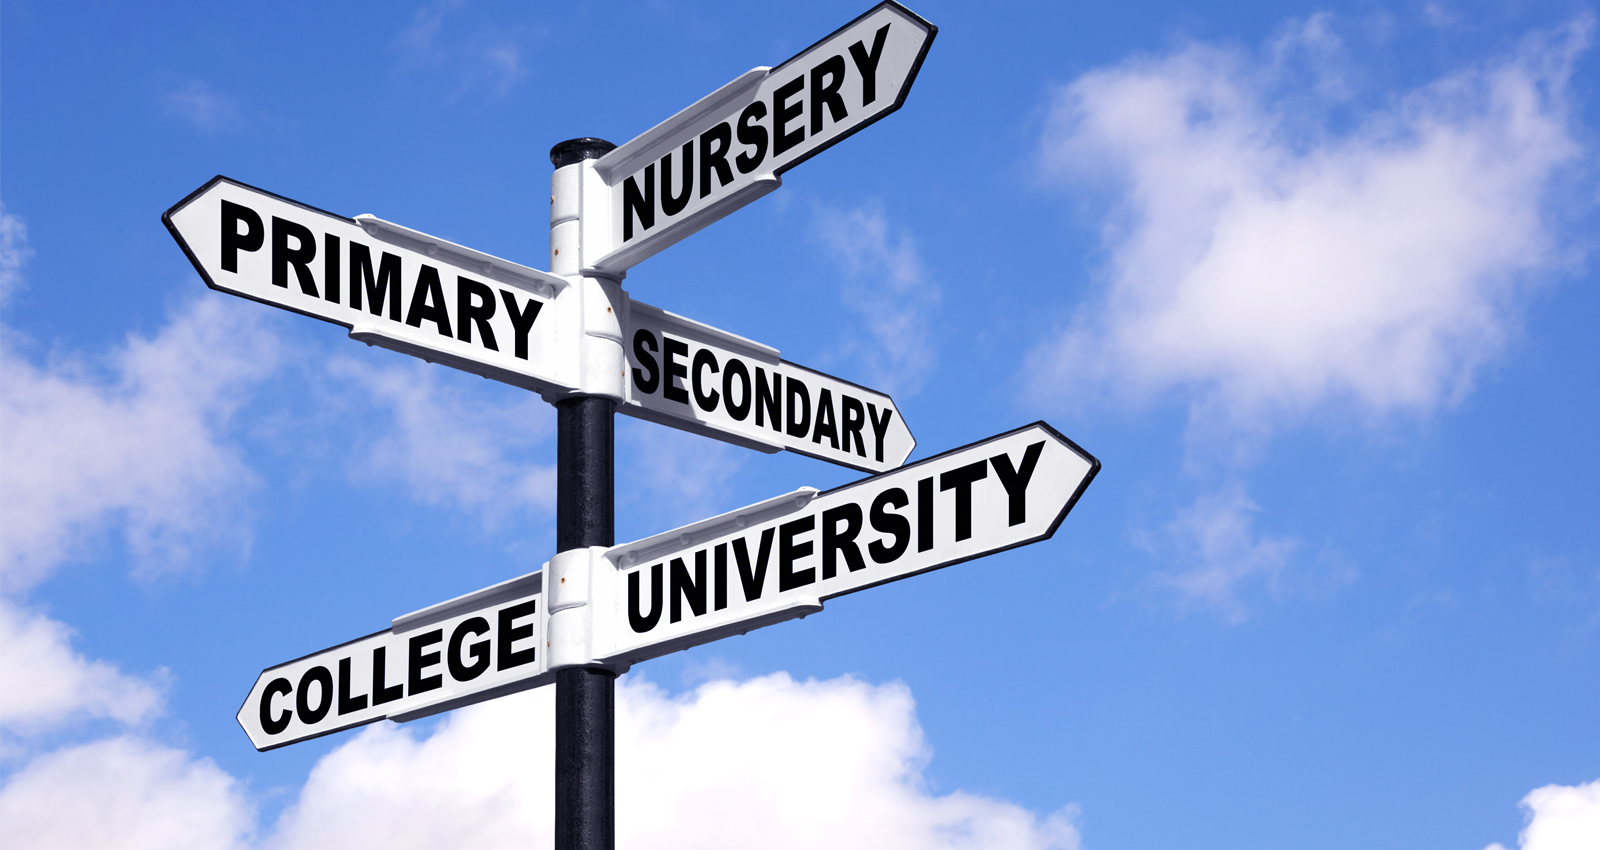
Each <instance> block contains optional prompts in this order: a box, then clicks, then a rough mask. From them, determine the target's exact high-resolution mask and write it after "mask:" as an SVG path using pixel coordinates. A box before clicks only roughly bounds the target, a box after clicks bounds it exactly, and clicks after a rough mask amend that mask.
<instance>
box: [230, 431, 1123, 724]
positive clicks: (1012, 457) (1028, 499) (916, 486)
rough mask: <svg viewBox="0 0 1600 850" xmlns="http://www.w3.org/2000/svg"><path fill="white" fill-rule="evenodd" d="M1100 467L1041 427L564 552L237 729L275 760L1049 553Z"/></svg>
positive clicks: (251, 716)
mask: <svg viewBox="0 0 1600 850" xmlns="http://www.w3.org/2000/svg"><path fill="white" fill-rule="evenodd" d="M1099 470H1100V462H1099V461H1097V460H1095V459H1094V458H1093V457H1091V456H1090V455H1089V454H1088V453H1087V452H1085V451H1084V450H1083V449H1080V448H1078V446H1077V445H1075V444H1074V443H1073V442H1072V441H1071V440H1068V439H1067V438H1066V437H1063V436H1062V435H1061V434H1059V433H1057V432H1056V430H1055V429H1053V428H1051V427H1050V426H1049V425H1046V424H1045V423H1043V422H1036V423H1034V424H1032V425H1029V426H1027V427H1024V428H1019V429H1017V430H1015V431H1011V432H1009V433H1006V434H1001V435H999V436H997V437H990V438H989V439H987V440H983V441H981V442H977V443H973V444H971V445H969V446H964V447H962V448H959V449H956V450H954V451H950V452H945V453H944V454H942V455H938V456H936V457H931V458H928V459H927V460H923V461H919V462H917V463H914V464H912V465H910V466H905V467H901V468H899V469H896V470H894V471H892V472H886V473H882V474H880V475H874V476H871V477H869V478H864V479H862V480H860V481H857V482H855V483H853V484H847V485H845V486H843V487H839V488H836V489H833V490H829V491H827V492H818V491H817V490H814V489H810V488H803V489H801V490H797V491H795V492H793V493H788V494H785V495H783V496H779V497H777V498H774V499H768V500H767V501H765V502H761V503H759V504H756V505H751V506H749V507H746V508H742V509H740V510H737V511H733V512H731V513H727V514H723V515H722V516H718V517H713V518H712V519H708V520H705V521H702V522H697V523H694V524H692V525H688V526H684V527H683V528H679V529H675V530H673V531H669V532H667V533H665V534H658V535H656V536H654V537H648V538H645V539H643V540H638V541H635V542H633V543H627V544H623V545H621V546H613V547H610V548H609V549H608V548H602V547H596V548H594V549H575V550H569V551H567V552H563V553H561V554H559V555H557V556H556V557H555V558H553V559H552V560H551V561H550V562H549V563H547V564H546V565H545V569H544V570H542V571H540V572H536V573H531V574H529V575H526V576H522V577H520V578H516V579H512V580H511V581H508V582H504V583H502V584H498V585H495V586H493V587H489V588H486V589H484V590H480V591H478V592H476V593H472V594H468V595H466V596H462V597H460V598H457V599H452V600H450V601H449V602H444V603H441V604H439V605H435V606H433V607H431V608H426V609H423V610H421V611H418V612H416V613H413V614H407V615H405V616H403V617H399V618H397V619H395V620H394V622H393V623H392V625H391V628H390V629H388V630H387V631H383V632H379V633H377V634H374V635H370V636H368V637H365V638H361V639H359V640H354V641H351V642H349V643H346V644H343V645H341V646H336V647H334V648H332V649H327V650H323V651H322V652H318V653H314V654H312V655H308V656H306V657H304V658H300V659H298V660H295V661H291V662H289V663H287V664H280V665H278V666H276V667H271V668H269V669H267V670H265V671H263V672H262V674H261V676H260V677H259V678H258V679H257V680H256V683H255V686H254V687H253V688H251V690H250V696H249V697H248V698H247V699H246V700H245V703H244V706H243V707H242V708H241V709H240V710H239V724H240V725H241V726H243V727H244V729H245V732H246V733H248V734H249V736H250V740H251V742H253V743H254V744H255V746H256V748H257V749H262V750H267V749H272V748H274V747H281V746H283V745H285V744H292V743H294V742H296V741H303V740H306V739H308V738H315V737H317V736H320V735H326V734H329V733H331V732H337V731H339V730H341V729H348V728H350V727H352V726H359V725H361V724H364V723H371V722H372V721H374V720H380V719H383V718H386V717H387V718H389V719H391V720H397V721H405V720H411V719H414V718H418V717H426V716H428V715H431V714H436V713H438V712H441V711H447V710H449V709H452V708H459V707H461V706H464V705H470V704H472V703H476V702H481V701H483V700H487V699H492V698H494V697H497V696H502V695H505V694H509V693H515V692H517V691H522V690H526V689H528V688H534V687H538V686H540V685H544V684H548V683H549V682H552V681H554V679H555V677H554V672H555V670H556V669H558V668H561V667H567V666H587V665H596V664H598V665H604V666H606V667H610V668H612V669H615V670H624V669H626V668H627V667H628V666H629V665H632V664H635V663H637V662H640V661H644V660H646V659H650V658H655V657H657V656H660V655H665V654H667V653H669V652H674V651H677V650H680V649H686V648H688V647H691V646H698V645H700V644H703V643H709V642H711V641H714V640H717V639H719V638H723V637H727V636H729V635H734V634H743V633H744V632H747V631H750V630H751V629H756V628H760V627H762V626H767V625H772V624H774V623H779V622H783V621H785V620H789V619H792V618H795V617H803V616H805V615H807V614H812V613H815V612H817V611H821V610H822V603H823V601H824V600H827V599H831V598H833V597H835V596H841V595H843V594H846V593H853V592H855V591H858V590H864V589H866V588H869V587H873V586H875V585H879V584H883V583H885V582H890V581H895V580H897V579H902V578H907V577H909V576H913V575H916V574H918V573H923V572H927V571H929V570H934V569H938V568H940V567H947V566H950V565H951V564H958V563H960V562H962V561H967V560H971V559H973V558H978V557H982V556H984V555H990V554H993V553H995V552H1000V551H1003V550H1005V549H1011V548H1014V547H1017V546H1022V545H1025V544H1028V543H1033V542H1036V541H1039V540H1044V539H1047V538H1049V537H1050V536H1051V535H1052V534H1054V533H1055V530H1056V527H1057V526H1059V525H1060V524H1061V521H1062V520H1063V519H1064V518H1066V515H1067V512H1068V511H1070V510H1071V509H1072V506H1073V505H1074V504H1075V503H1076V502H1077V501H1078V497H1079V496H1081V495H1082V494H1083V491H1084V489H1085V488H1087V487H1088V486H1089V482H1090V481H1091V480H1093V479H1094V476H1095V474H1096V473H1098V472H1099ZM547 582H548V583H549V586H548V587H547V584H546V583H547Z"/></svg>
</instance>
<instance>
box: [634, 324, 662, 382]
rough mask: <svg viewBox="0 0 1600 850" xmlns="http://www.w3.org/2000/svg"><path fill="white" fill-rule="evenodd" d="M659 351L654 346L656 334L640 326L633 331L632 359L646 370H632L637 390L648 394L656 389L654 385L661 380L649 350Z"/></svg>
mask: <svg viewBox="0 0 1600 850" xmlns="http://www.w3.org/2000/svg"><path fill="white" fill-rule="evenodd" d="M654 351H660V349H659V348H657V347H656V335H655V334H653V333H651V332H650V331H648V330H646V329H644V328H640V329H638V330H637V331H634V332H633V359H634V362H636V363H638V364H639V365H641V366H643V367H644V368H645V369H646V370H647V371H644V372H641V371H639V370H638V369H634V370H633V385H634V386H635V387H638V388H639V392H642V393H644V394H645V395H650V394H652V393H654V392H655V391H656V385H657V384H659V383H660V382H661V370H660V369H659V368H658V367H657V366H656V358H655V357H654V356H653V355H652V354H651V352H654Z"/></svg>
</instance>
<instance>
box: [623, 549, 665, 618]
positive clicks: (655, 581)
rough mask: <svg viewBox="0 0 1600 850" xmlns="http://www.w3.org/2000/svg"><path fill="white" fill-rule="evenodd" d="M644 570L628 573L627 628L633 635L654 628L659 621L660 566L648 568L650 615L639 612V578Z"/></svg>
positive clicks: (661, 582)
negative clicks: (629, 628) (631, 630)
mask: <svg viewBox="0 0 1600 850" xmlns="http://www.w3.org/2000/svg"><path fill="white" fill-rule="evenodd" d="M643 573H644V570H634V571H633V572H631V573H628V626H629V627H631V628H632V629H633V631H634V633H635V634H642V633H644V632H648V631H650V630H651V629H653V628H655V627H656V623H658V622H660V620H661V585H662V584H663V583H664V582H663V581H662V578H661V565H660V564H655V565H654V566H652V567H650V613H648V614H644V613H641V612H640V610H639V596H640V593H639V576H640V575H641V574H643Z"/></svg>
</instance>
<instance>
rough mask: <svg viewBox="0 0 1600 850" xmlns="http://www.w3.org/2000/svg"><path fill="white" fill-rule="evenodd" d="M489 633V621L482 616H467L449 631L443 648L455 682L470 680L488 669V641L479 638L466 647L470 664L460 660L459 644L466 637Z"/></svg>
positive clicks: (463, 641)
mask: <svg viewBox="0 0 1600 850" xmlns="http://www.w3.org/2000/svg"><path fill="white" fill-rule="evenodd" d="M488 633H489V621H488V620H487V619H484V618H483V617H468V618H467V619H465V620H462V621H461V622H460V624H458V625H457V626H456V630H455V631H453V632H451V633H450V644H449V646H447V647H446V648H445V661H446V662H448V663H447V664H446V666H447V667H449V668H450V678H452V679H455V680H456V681H457V682H470V681H472V680H473V679H476V678H478V677H479V676H482V675H483V673H484V671H485V670H488V669H489V641H488V640H480V641H477V642H476V643H474V644H472V645H471V646H469V647H467V652H468V654H469V655H471V656H472V663H471V664H463V663H462V661H461V645H462V644H463V643H466V640H467V637H468V636H469V635H470V636H471V637H480V636H482V635H486V634H488Z"/></svg>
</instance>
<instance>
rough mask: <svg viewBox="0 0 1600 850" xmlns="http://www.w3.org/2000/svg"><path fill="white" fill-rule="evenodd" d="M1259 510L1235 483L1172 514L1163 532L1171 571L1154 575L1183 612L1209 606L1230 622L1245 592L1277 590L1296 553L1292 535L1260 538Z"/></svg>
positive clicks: (1240, 615) (1238, 616) (1240, 613)
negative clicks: (1173, 566)
mask: <svg viewBox="0 0 1600 850" xmlns="http://www.w3.org/2000/svg"><path fill="white" fill-rule="evenodd" d="M1260 511H1261V507H1260V506H1259V505H1257V504H1256V503H1255V502H1254V501H1252V500H1251V498H1250V497H1249V495H1247V494H1246V493H1245V491H1244V487H1242V486H1240V485H1238V484H1231V485H1228V486H1225V487H1223V488H1221V489H1220V490H1218V491H1217V492H1215V493H1211V494H1208V495H1205V496H1201V497H1200V498H1199V499H1197V500H1195V502H1194V504H1192V505H1190V506H1189V507H1187V508H1184V509H1183V510H1181V511H1179V512H1178V515H1177V517H1176V518H1175V519H1173V520H1172V522H1171V523H1169V524H1168V526H1167V528H1166V539H1165V540H1164V541H1162V542H1170V543H1171V548H1172V549H1173V550H1175V554H1176V557H1175V559H1174V560H1175V561H1176V562H1177V563H1178V564H1179V565H1180V566H1179V567H1178V568H1177V569H1175V570H1172V571H1169V572H1165V573H1162V574H1159V575H1158V576H1157V577H1156V580H1157V582H1158V583H1159V584H1160V585H1161V586H1163V587H1165V588H1167V589H1169V590H1172V591H1175V592H1176V593H1177V594H1178V596H1179V602H1180V604H1181V606H1182V607H1185V608H1209V609H1211V610H1213V611H1215V612H1217V613H1218V614H1220V615H1221V616H1222V617H1224V618H1225V619H1227V620H1228V621H1230V622H1235V623H1236V622H1240V621H1242V620H1243V619H1244V618H1245V616H1246V612H1247V606H1246V604H1245V601H1244V598H1243V595H1244V592H1245V590H1246V589H1248V588H1251V587H1254V586H1261V587H1263V588H1265V590H1266V591H1267V592H1268V593H1269V594H1277V593H1279V592H1280V589H1281V586H1282V582H1283V579H1284V576H1285V573H1286V572H1287V571H1288V570H1289V569H1291V567H1292V561H1291V558H1292V556H1293V555H1294V554H1295V552H1296V551H1297V550H1299V549H1300V547H1301V544H1300V541H1298V540H1296V539H1294V538H1293V537H1282V536H1280V537H1274V536H1269V535H1265V534H1261V533H1260V532H1258V531H1257V530H1256V528H1255V514H1257V513H1259V512H1260Z"/></svg>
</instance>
